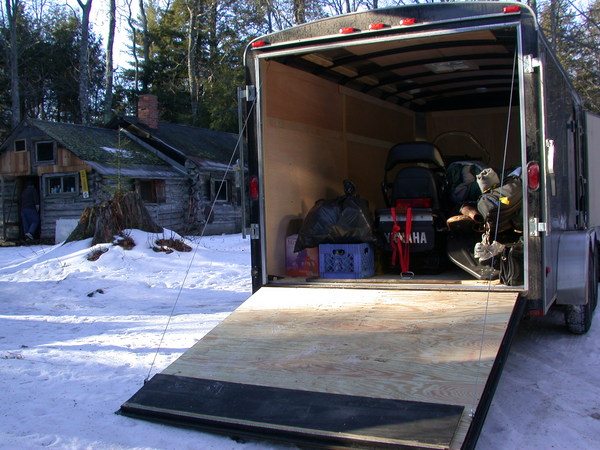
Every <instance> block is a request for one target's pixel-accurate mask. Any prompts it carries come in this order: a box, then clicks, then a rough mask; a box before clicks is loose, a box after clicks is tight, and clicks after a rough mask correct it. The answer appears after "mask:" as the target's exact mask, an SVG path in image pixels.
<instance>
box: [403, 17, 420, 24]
mask: <svg viewBox="0 0 600 450" xmlns="http://www.w3.org/2000/svg"><path fill="white" fill-rule="evenodd" d="M415 23H417V20H416V19H415V18H413V17H411V18H409V19H402V20H401V21H400V25H414V24H415Z"/></svg>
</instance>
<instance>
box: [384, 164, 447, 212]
mask: <svg viewBox="0 0 600 450" xmlns="http://www.w3.org/2000/svg"><path fill="white" fill-rule="evenodd" d="M438 192H439V187H438V183H437V182H436V177H435V175H434V174H433V173H432V172H431V170H430V169H428V168H427V167H419V166H415V167H406V168H404V169H402V170H401V171H400V172H398V175H396V179H395V180H394V183H393V185H392V203H396V201H397V200H401V199H407V200H408V199H430V201H431V204H429V205H427V206H428V207H430V208H432V209H440V200H439V195H438ZM423 206H425V205H423Z"/></svg>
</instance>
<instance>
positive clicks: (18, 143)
mask: <svg viewBox="0 0 600 450" xmlns="http://www.w3.org/2000/svg"><path fill="white" fill-rule="evenodd" d="M14 149H15V152H24V151H26V150H27V141H26V140H25V139H17V140H15V142H14Z"/></svg>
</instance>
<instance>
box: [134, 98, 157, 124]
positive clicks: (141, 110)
mask: <svg viewBox="0 0 600 450" xmlns="http://www.w3.org/2000/svg"><path fill="white" fill-rule="evenodd" d="M138 120H139V121H140V122H141V123H143V124H144V125H146V126H147V127H148V128H151V129H153V130H156V129H157V128H158V97H156V95H152V94H143V95H140V96H139V98H138Z"/></svg>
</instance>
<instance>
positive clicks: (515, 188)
mask: <svg viewBox="0 0 600 450" xmlns="http://www.w3.org/2000/svg"><path fill="white" fill-rule="evenodd" d="M522 206H523V186H522V182H521V178H520V177H518V176H510V177H507V178H506V180H505V183H504V184H503V185H502V186H499V187H497V188H494V189H490V190H489V191H487V192H485V193H483V194H481V196H480V197H479V200H478V201H477V210H478V211H479V213H480V214H481V216H482V217H483V220H484V223H485V224H486V228H487V230H488V231H489V232H490V234H493V233H495V232H496V231H497V232H498V233H502V232H505V231H509V230H522V229H523V218H522V214H521V208H522Z"/></svg>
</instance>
